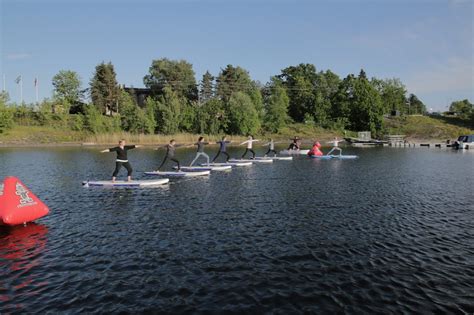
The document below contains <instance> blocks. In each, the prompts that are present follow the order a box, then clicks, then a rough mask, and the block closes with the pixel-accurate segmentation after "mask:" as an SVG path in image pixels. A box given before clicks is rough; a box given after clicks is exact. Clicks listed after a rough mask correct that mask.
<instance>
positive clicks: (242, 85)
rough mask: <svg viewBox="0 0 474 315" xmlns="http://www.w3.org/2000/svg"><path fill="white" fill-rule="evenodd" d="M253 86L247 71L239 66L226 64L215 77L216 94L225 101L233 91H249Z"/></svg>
mask: <svg viewBox="0 0 474 315" xmlns="http://www.w3.org/2000/svg"><path fill="white" fill-rule="evenodd" d="M254 87H255V86H254V85H253V83H252V79H251V78H250V75H249V73H248V71H246V70H245V69H243V68H241V67H234V66H232V65H227V67H225V69H222V70H221V72H220V73H219V76H218V77H217V79H216V95H217V97H218V98H219V99H221V100H223V101H224V102H225V103H227V102H228V101H229V100H230V97H231V96H232V94H233V93H235V92H245V93H249V92H250V91H251V90H252V89H253V88H254Z"/></svg>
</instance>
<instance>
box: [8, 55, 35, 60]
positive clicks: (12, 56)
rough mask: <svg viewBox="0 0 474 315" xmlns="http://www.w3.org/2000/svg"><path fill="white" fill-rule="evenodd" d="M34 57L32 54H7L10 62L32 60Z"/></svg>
mask: <svg viewBox="0 0 474 315" xmlns="http://www.w3.org/2000/svg"><path fill="white" fill-rule="evenodd" d="M32 56H33V55H32V54H30V53H11V54H7V59H8V60H23V59H28V58H31V57H32Z"/></svg>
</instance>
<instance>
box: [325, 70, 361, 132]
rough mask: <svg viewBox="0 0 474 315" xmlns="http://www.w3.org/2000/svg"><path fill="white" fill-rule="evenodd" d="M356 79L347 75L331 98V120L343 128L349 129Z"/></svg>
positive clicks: (351, 75)
mask: <svg viewBox="0 0 474 315" xmlns="http://www.w3.org/2000/svg"><path fill="white" fill-rule="evenodd" d="M356 81H357V78H356V77H355V76H354V75H353V74H349V75H348V76H347V77H345V78H344V80H342V81H341V82H340V83H339V85H338V89H337V92H336V93H335V94H334V95H333V97H332V101H331V103H332V107H331V118H332V120H333V121H335V122H336V123H337V124H338V125H341V127H343V128H348V127H350V120H351V107H352V102H353V99H354V90H355V84H356Z"/></svg>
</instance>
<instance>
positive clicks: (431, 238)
mask: <svg viewBox="0 0 474 315" xmlns="http://www.w3.org/2000/svg"><path fill="white" fill-rule="evenodd" d="M212 150H214V148H209V149H208V151H212ZM97 151H98V149H89V148H88V149H82V148H58V149H51V148H48V149H36V148H32V149H24V148H22V149H6V148H1V149H0V178H3V177H4V176H7V175H15V176H18V177H19V178H20V179H22V181H23V182H24V183H25V184H26V185H27V186H28V187H29V188H30V189H32V190H33V191H34V192H35V194H36V195H38V196H39V197H40V198H41V199H42V200H43V201H45V203H46V204H48V205H49V207H50V209H51V213H50V215H49V216H47V217H45V218H43V219H41V220H39V221H38V222H37V224H30V225H28V226H27V227H17V228H9V229H5V228H1V229H0V313H1V314H4V313H18V312H20V313H25V312H26V313H41V314H44V313H51V314H56V313H66V312H67V313H77V312H84V313H118V312H130V313H144V312H150V311H153V312H167V313H183V312H193V313H195V312H213V313H221V312H248V313H264V312H275V313H281V314H289V313H303V312H312V313H313V312H314V313H384V314H387V313H401V312H405V313H413V312H419V313H433V312H435V313H461V314H462V313H471V314H472V313H473V312H474V208H473V201H474V188H473V187H474V182H473V178H474V152H468V153H462V152H454V151H448V150H440V149H433V148H431V149H424V148H420V149H395V148H384V149H361V150H356V149H350V148H348V149H346V150H345V153H347V154H358V155H360V159H358V160H354V161H352V160H346V161H317V160H310V159H307V158H306V157H298V158H297V159H295V160H294V161H277V162H275V163H273V165H254V166H252V167H250V168H240V169H234V170H232V171H231V172H224V173H221V172H216V173H213V174H212V175H211V176H210V177H209V178H193V179H177V180H172V182H171V183H170V184H169V185H166V186H164V187H160V188H152V189H100V188H83V187H81V181H82V180H86V179H106V178H109V177H110V175H111V173H112V171H113V167H114V165H113V163H114V155H113V154H100V153H98V152H97ZM239 152H240V150H239ZM262 152H263V150H261V152H259V153H260V154H261V153H262ZM233 153H234V154H237V151H233ZM161 154H162V153H158V152H157V151H152V150H148V149H137V150H134V151H131V152H130V154H129V158H130V161H131V162H132V164H133V167H134V169H135V178H143V175H142V173H141V172H143V171H146V170H152V169H154V168H156V165H157V163H158V162H159V157H160V155H161ZM178 154H179V156H180V157H181V159H182V160H183V161H190V160H191V159H192V157H193V155H194V151H192V150H181V151H179V152H178ZM124 171H125V170H122V172H124ZM122 175H125V174H124V173H122Z"/></svg>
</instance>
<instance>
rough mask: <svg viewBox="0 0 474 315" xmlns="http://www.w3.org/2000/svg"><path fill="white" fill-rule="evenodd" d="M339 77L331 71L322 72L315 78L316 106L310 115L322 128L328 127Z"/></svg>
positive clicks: (312, 108) (312, 107)
mask: <svg viewBox="0 0 474 315" xmlns="http://www.w3.org/2000/svg"><path fill="white" fill-rule="evenodd" d="M339 81H340V79H339V77H338V76H337V75H336V74H334V73H333V72H331V71H329V70H328V71H326V72H323V71H320V72H319V73H318V74H317V75H316V78H315V84H314V91H313V93H314V104H313V106H311V111H310V112H309V113H308V114H310V115H311V116H312V117H313V120H314V121H315V123H317V124H318V125H320V126H321V127H327V125H328V123H329V120H330V116H331V108H332V100H333V97H334V95H335V94H336V93H337V89H338V85H339Z"/></svg>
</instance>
